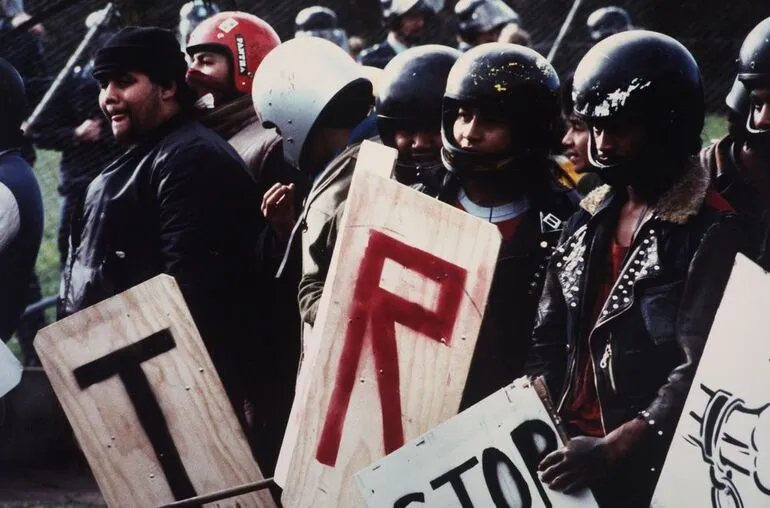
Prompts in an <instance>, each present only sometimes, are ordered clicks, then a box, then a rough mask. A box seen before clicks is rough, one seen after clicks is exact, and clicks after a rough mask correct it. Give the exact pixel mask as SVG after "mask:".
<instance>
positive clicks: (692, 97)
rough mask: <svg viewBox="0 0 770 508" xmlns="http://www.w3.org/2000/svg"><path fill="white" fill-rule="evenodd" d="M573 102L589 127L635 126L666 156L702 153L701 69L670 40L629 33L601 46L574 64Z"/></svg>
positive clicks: (644, 31)
mask: <svg viewBox="0 0 770 508" xmlns="http://www.w3.org/2000/svg"><path fill="white" fill-rule="evenodd" d="M572 99H573V100H574V102H575V113H576V114H577V115H578V116H580V117H581V118H582V119H583V120H585V121H586V122H587V123H589V124H591V125H593V124H596V123H601V122H606V121H618V120H621V121H623V120H630V121H634V122H639V123H641V124H642V125H643V126H645V127H646V128H648V129H650V130H651V131H652V132H653V133H658V134H659V135H660V137H661V141H662V142H663V143H664V144H665V145H666V146H665V148H666V149H667V151H668V153H669V154H676V153H685V154H695V153H697V152H698V151H699V150H700V132H701V129H703V118H704V99H703V84H702V82H701V75H700V69H699V68H698V64H697V63H696V62H695V59H694V58H693V56H692V55H691V54H690V52H689V51H688V50H687V48H685V47H684V46H683V45H682V44H681V43H679V42H678V41H677V40H676V39H673V38H671V37H669V36H668V35H663V34H660V33H656V32H650V31H646V30H632V31H629V32H623V33H619V34H615V35H612V36H610V37H608V38H607V39H605V40H603V41H601V42H600V43H598V44H597V45H596V46H594V47H593V48H591V49H590V50H589V51H588V53H586V55H585V56H584V57H583V59H582V60H581V61H580V63H579V64H578V66H577V69H576V70H575V77H574V83H573V87H572ZM589 155H590V154H589Z"/></svg>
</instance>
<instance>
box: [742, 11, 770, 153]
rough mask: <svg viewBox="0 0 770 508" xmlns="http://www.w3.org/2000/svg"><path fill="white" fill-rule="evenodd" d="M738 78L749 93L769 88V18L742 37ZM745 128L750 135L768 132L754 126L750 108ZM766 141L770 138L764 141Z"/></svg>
mask: <svg viewBox="0 0 770 508" xmlns="http://www.w3.org/2000/svg"><path fill="white" fill-rule="evenodd" d="M738 80H739V81H740V82H741V83H743V85H744V86H745V88H746V90H747V93H749V94H750V93H751V90H753V89H755V88H759V87H763V88H770V18H766V19H764V20H763V21H761V22H760V23H759V24H758V25H757V26H755V27H754V28H753V29H752V30H751V32H749V35H747V36H746V39H744V41H743V44H742V45H741V52H740V56H739V57H738ZM746 130H747V131H748V133H749V136H750V137H752V135H754V136H756V135H763V134H765V133H770V131H768V130H766V129H757V128H756V127H755V126H754V122H753V121H752V115H751V110H750V108H749V110H748V113H747V120H746ZM763 137H764V136H763ZM768 141H770V139H768V140H766V141H765V143H766V142H768Z"/></svg>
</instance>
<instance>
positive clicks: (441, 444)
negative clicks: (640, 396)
mask: <svg viewBox="0 0 770 508" xmlns="http://www.w3.org/2000/svg"><path fill="white" fill-rule="evenodd" d="M561 445H562V440H561V437H560V436H559V433H558V432H557V430H556V427H555V426H554V424H553V421H552V419H551V416H550V415H549V413H548V411H547V410H546V408H545V406H544V405H543V402H542V400H541V399H540V397H539V395H538V394H537V392H536V391H535V388H534V387H533V385H532V384H531V383H530V382H529V381H528V380H527V379H526V378H521V379H518V380H516V381H515V382H514V383H513V384H511V385H509V386H507V387H505V388H502V389H500V390H498V391H497V392H495V393H493V394H492V395H490V396H489V397H487V398H486V399H484V400H482V401H481V402H479V403H477V404H476V405H474V406H472V407H470V408H469V409H467V410H466V411H463V412H462V413H460V414H459V415H457V416H455V417H454V418H452V419H450V420H448V421H446V422H445V423H443V424H441V425H439V426H438V427H436V428H435V429H433V430H431V431H430V432H428V433H426V434H424V435H422V436H421V437H419V438H417V439H415V440H413V441H411V442H409V443H407V444H406V445H404V446H403V447H402V448H400V449H398V450H396V451H395V452H393V453H391V454H390V455H388V456H386V457H384V458H382V459H380V460H378V461H377V462H375V463H373V464H372V465H371V466H369V467H367V468H366V469H364V470H362V471H360V472H359V473H358V474H357V475H356V476H355V478H356V483H357V485H358V488H359V490H360V492H361V494H362V496H363V497H364V499H365V500H366V503H367V506H369V507H370V508H375V507H378V508H379V507H385V506H388V507H390V506H392V507H394V508H397V507H406V506H410V507H411V508H417V507H420V506H426V507H431V508H433V507H457V506H461V507H463V508H468V507H486V506H517V507H523V508H529V507H533V508H534V507H538V508H539V507H543V508H545V507H553V508H568V507H576V508H577V507H580V508H583V507H596V506H597V504H596V502H595V501H594V498H593V495H592V494H591V492H590V491H588V490H587V489H586V490H583V491H581V492H579V493H577V494H573V495H566V494H561V493H559V492H555V491H552V490H550V489H548V487H546V486H545V485H543V484H542V483H541V482H540V480H539V479H538V475H537V464H538V462H539V459H540V457H541V456H542V455H543V454H544V453H547V452H550V451H552V450H555V449H556V448H558V447H560V446H561Z"/></svg>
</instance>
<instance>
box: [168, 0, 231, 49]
mask: <svg viewBox="0 0 770 508" xmlns="http://www.w3.org/2000/svg"><path fill="white" fill-rule="evenodd" d="M221 10H222V9H221V8H220V7H219V5H218V4H217V3H216V2H213V1H211V0H190V1H189V2H187V3H186V4H184V5H182V8H181V9H179V26H178V28H177V34H178V36H179V45H180V46H181V47H182V50H183V51H184V49H185V47H187V41H188V39H189V38H190V34H191V33H192V31H193V30H195V27H196V26H198V25H199V24H200V22H201V21H203V20H204V19H207V18H210V17H211V16H213V15H214V14H216V13H218V12H220V11H221Z"/></svg>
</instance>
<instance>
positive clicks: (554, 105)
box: [441, 42, 561, 173]
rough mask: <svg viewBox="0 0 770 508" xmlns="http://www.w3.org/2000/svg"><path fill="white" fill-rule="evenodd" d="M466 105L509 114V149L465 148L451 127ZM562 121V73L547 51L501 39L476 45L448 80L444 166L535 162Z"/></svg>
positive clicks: (460, 168)
mask: <svg viewBox="0 0 770 508" xmlns="http://www.w3.org/2000/svg"><path fill="white" fill-rule="evenodd" d="M462 105H471V106H475V107H478V108H479V109H481V110H482V111H486V112H490V113H491V114H493V115H495V116H497V117H500V116H502V117H504V118H510V120H511V127H512V128H514V132H513V133H512V134H513V136H512V137H513V142H512V146H511V147H510V150H509V151H508V152H507V153H505V154H494V155H492V154H485V153H480V152H474V151H470V150H465V149H463V148H461V147H460V146H459V145H458V143H457V142H456V140H455V137H454V134H453V130H454V124H455V121H456V120H457V114H458V110H459V108H460V106H462ZM560 121H561V119H560V108H559V77H558V75H557V74H556V71H555V70H554V69H553V67H552V66H551V64H550V63H548V61H547V60H546V59H545V58H543V56H541V55H540V54H539V53H537V52H536V51H534V50H532V49H529V48H525V47H524V46H518V45H516V44H509V43H503V42H492V43H488V44H482V45H480V46H476V47H475V48H473V49H471V50H469V51H468V52H467V53H465V54H464V55H463V56H462V57H460V59H459V60H457V63H455V65H454V66H453V67H452V70H451V72H450V73H449V78H448V79H447V87H446V92H445V93H444V105H443V113H442V122H441V138H442V142H443V146H444V147H443V150H442V151H441V156H442V159H443V161H444V165H445V166H446V167H447V169H448V170H450V171H452V172H453V173H467V172H477V171H489V170H498V169H505V168H508V167H510V166H513V165H519V164H522V163H524V164H527V163H529V164H534V165H537V164H539V163H540V161H542V160H545V159H546V158H547V156H548V153H549V151H550V147H551V146H552V144H553V132H554V128H556V126H558V125H559V122H560Z"/></svg>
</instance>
